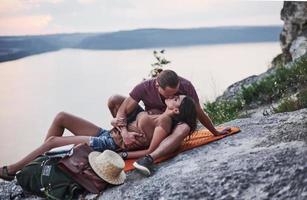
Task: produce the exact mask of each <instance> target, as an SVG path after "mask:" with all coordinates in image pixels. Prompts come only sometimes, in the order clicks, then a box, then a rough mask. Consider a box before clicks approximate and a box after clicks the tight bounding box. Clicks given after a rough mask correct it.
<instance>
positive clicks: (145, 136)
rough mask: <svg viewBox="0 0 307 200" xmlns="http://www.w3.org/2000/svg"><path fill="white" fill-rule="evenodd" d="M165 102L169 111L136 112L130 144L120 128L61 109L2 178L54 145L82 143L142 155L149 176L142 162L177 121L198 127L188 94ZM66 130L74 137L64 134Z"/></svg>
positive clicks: (0, 173)
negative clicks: (39, 141)
mask: <svg viewBox="0 0 307 200" xmlns="http://www.w3.org/2000/svg"><path fill="white" fill-rule="evenodd" d="M165 104H166V110H165V111H164V113H162V114H154V115H150V114H148V113H147V112H146V111H141V112H138V113H137V114H136V113H134V114H136V116H135V117H134V118H135V119H134V120H133V121H132V122H130V123H128V125H127V130H128V134H132V135H134V136H136V137H135V138H136V139H137V141H138V142H137V143H136V144H135V145H130V146H126V145H125V144H124V142H123V138H122V136H121V134H120V129H117V128H113V129H111V130H105V129H102V128H100V127H98V126H96V125H94V124H92V123H91V122H88V121H86V120H84V119H81V118H79V117H76V116H73V115H71V114H68V113H64V112H61V113H59V114H58V115H57V116H56V117H55V119H54V121H53V123H52V124H51V126H50V129H49V131H48V134H47V136H46V139H45V141H44V143H43V144H42V145H41V146H40V147H38V148H37V149H35V150H34V151H32V152H31V153H30V154H28V155H27V156H26V157H24V158H23V159H21V160H20V161H18V162H16V163H14V164H11V165H8V166H4V167H1V168H0V178H2V179H4V180H7V181H11V180H13V179H14V176H15V174H16V172H18V171H19V170H21V169H22V168H23V167H24V166H25V165H27V164H28V163H29V162H31V161H33V160H34V159H35V158H36V157H37V156H39V155H41V154H43V153H45V152H47V151H49V150H51V149H52V148H56V147H60V146H64V145H69V144H80V143H87V144H88V145H89V146H90V147H92V148H93V149H94V150H95V151H100V152H103V151H104V150H107V149H108V150H112V151H116V152H120V155H121V156H122V157H123V158H124V159H127V158H140V159H139V160H138V161H136V162H135V163H134V165H135V167H136V168H137V169H139V170H141V172H143V173H145V174H148V175H149V174H150V171H148V169H147V168H146V167H143V165H142V161H143V162H144V159H145V160H146V159H148V158H150V157H149V154H150V153H151V152H152V151H154V150H155V149H156V148H157V147H158V146H159V144H160V143H161V142H162V140H163V139H164V138H166V137H167V136H168V135H169V134H170V133H171V132H172V129H173V128H174V127H175V126H176V124H178V123H186V124H188V125H189V127H190V132H192V131H193V130H195V127H196V111H195V105H194V101H193V99H192V98H190V97H188V96H185V95H179V96H174V97H173V98H171V99H166V100H165ZM65 129H67V130H69V131H70V132H72V133H73V134H74V136H66V137H64V136H62V135H63V133H64V130H65ZM138 163H139V164H138Z"/></svg>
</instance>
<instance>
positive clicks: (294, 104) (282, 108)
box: [273, 89, 307, 113]
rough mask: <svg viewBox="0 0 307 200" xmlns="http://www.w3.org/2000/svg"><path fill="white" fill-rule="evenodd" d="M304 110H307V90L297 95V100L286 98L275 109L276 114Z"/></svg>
mask: <svg viewBox="0 0 307 200" xmlns="http://www.w3.org/2000/svg"><path fill="white" fill-rule="evenodd" d="M302 108H307V89H305V90H302V91H301V92H299V93H298V94H297V95H296V98H289V97H287V98H285V99H284V100H283V101H282V102H281V103H280V104H279V105H278V106H277V108H274V109H273V111H274V112H275V113H281V112H291V111H295V110H299V109H302Z"/></svg>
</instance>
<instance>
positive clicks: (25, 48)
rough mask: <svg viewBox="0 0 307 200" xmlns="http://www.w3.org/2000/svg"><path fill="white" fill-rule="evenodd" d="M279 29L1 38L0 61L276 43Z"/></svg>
mask: <svg viewBox="0 0 307 200" xmlns="http://www.w3.org/2000/svg"><path fill="white" fill-rule="evenodd" d="M281 30H282V27H280V26H255V27H252V26H247V27H216V28H193V29H137V30H130V31H118V32H110V33H72V34H54V35H37V36H2V37H0V62H4V61H8V60H14V59H18V58H22V57H25V56H29V55H34V54H39V53H44V52H49V51H57V50H60V49H63V48H78V49H94V50H123V49H144V48H165V47H180V46H194V45H215V44H235V43H255V42H277V41H279V38H278V35H279V33H280V32H281Z"/></svg>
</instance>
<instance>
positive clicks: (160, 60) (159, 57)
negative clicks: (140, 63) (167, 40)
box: [148, 49, 171, 78]
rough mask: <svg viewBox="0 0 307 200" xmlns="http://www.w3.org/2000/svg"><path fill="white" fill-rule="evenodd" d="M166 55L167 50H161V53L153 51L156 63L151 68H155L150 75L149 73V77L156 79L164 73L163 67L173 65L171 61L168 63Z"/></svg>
mask: <svg viewBox="0 0 307 200" xmlns="http://www.w3.org/2000/svg"><path fill="white" fill-rule="evenodd" d="M164 53H165V50H164V49H163V50H161V51H159V52H158V51H156V50H154V51H153V55H154V57H155V58H156V62H155V63H153V64H151V67H152V68H153V69H152V70H151V71H150V73H149V75H148V76H149V77H150V78H155V77H157V76H158V74H159V73H160V72H162V71H163V67H164V66H166V65H167V64H169V63H171V61H168V60H167V59H166V58H165V57H164Z"/></svg>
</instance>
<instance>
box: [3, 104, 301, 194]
mask: <svg viewBox="0 0 307 200" xmlns="http://www.w3.org/2000/svg"><path fill="white" fill-rule="evenodd" d="M306 116H307V109H302V110H299V111H295V112H291V113H281V114H274V115H271V116H268V117H263V116H260V117H254V118H245V119H237V120H234V121H231V122H229V123H226V124H224V126H238V127H240V128H241V130H242V131H241V132H240V133H238V134H235V135H232V136H229V137H227V138H225V139H222V140H219V141H217V142H213V143H211V144H208V145H205V146H202V147H199V148H195V149H194V150H191V151H187V152H184V153H181V154H180V155H178V156H176V157H175V158H173V159H171V160H169V161H166V162H163V163H161V164H159V165H157V166H155V168H154V175H153V176H151V177H148V178H146V177H143V176H142V175H140V174H138V173H137V172H134V171H133V172H130V173H128V174H127V181H126V183H125V184H123V185H121V186H116V187H112V188H108V189H107V190H106V191H105V192H104V193H103V194H102V195H100V197H99V199H101V200H104V199H302V200H303V199H307V156H306V155H307V117H306ZM88 197H89V196H88ZM10 198H12V199H20V198H22V195H21V190H20V188H19V186H16V185H15V183H7V182H2V183H1V184H0V199H10ZM33 198H34V197H33V196H32V197H28V198H26V199H33ZM92 198H95V197H92Z"/></svg>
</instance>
